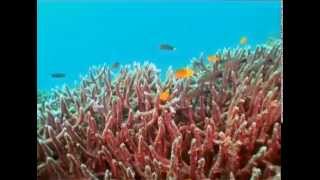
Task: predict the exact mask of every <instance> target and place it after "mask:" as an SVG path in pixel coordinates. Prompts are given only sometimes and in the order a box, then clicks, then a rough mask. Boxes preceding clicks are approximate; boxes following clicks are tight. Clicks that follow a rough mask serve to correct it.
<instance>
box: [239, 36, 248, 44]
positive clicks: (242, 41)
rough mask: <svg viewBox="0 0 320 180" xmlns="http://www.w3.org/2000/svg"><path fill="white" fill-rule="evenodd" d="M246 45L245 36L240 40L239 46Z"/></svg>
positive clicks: (246, 39)
mask: <svg viewBox="0 0 320 180" xmlns="http://www.w3.org/2000/svg"><path fill="white" fill-rule="evenodd" d="M246 44H248V38H247V37H246V36H243V37H241V38H240V45H246Z"/></svg>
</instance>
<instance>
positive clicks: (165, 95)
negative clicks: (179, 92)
mask: <svg viewBox="0 0 320 180" xmlns="http://www.w3.org/2000/svg"><path fill="white" fill-rule="evenodd" d="M159 98H160V100H161V101H162V102H166V101H168V100H169V98H170V93H169V90H168V89H167V90H165V91H164V92H162V93H161V94H160V97H159Z"/></svg>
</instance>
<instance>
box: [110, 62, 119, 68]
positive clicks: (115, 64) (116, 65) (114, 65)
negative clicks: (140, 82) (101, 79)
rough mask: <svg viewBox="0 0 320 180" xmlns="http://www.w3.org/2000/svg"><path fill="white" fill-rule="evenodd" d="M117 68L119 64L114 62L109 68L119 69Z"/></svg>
mask: <svg viewBox="0 0 320 180" xmlns="http://www.w3.org/2000/svg"><path fill="white" fill-rule="evenodd" d="M119 67H120V63H119V62H115V63H113V64H112V66H111V68H112V69H117V68H119Z"/></svg>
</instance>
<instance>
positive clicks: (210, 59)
mask: <svg viewBox="0 0 320 180" xmlns="http://www.w3.org/2000/svg"><path fill="white" fill-rule="evenodd" d="M220 60H221V58H220V57H219V56H217V55H211V56H208V61H210V62H214V63H217V62H220Z"/></svg>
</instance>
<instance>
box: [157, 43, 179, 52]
mask: <svg viewBox="0 0 320 180" xmlns="http://www.w3.org/2000/svg"><path fill="white" fill-rule="evenodd" d="M160 49H161V50H166V51H175V50H176V48H175V47H173V46H171V45H169V44H161V45H160Z"/></svg>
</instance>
